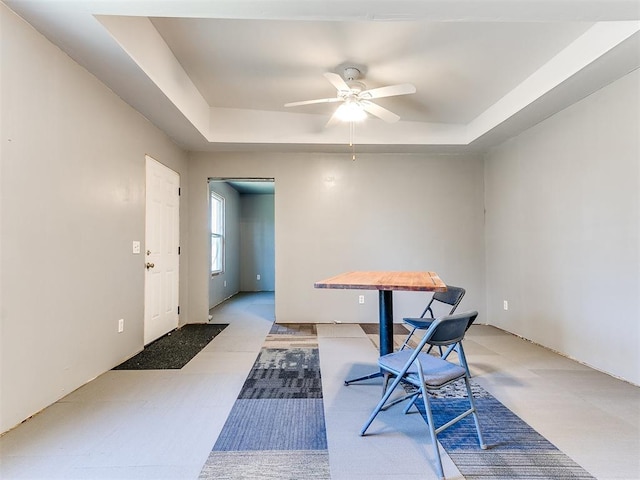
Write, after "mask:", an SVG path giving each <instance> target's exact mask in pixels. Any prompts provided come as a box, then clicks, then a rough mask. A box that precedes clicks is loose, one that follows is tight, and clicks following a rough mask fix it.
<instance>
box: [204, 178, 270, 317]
mask: <svg viewBox="0 0 640 480" xmlns="http://www.w3.org/2000/svg"><path fill="white" fill-rule="evenodd" d="M209 197H210V201H209V212H210V226H211V227H212V231H211V243H210V246H211V253H210V260H212V262H211V276H210V279H209V308H210V309H211V308H213V307H214V306H216V305H218V304H220V303H222V302H223V301H225V300H226V299H228V298H229V297H231V296H233V295H235V294H236V293H239V292H262V291H266V292H275V215H274V212H275V182H274V179H272V178H226V177H225V178H210V179H209ZM220 199H222V203H223V204H224V211H223V216H224V233H223V235H224V238H223V240H222V244H223V249H224V252H223V259H222V262H221V263H222V265H223V267H222V269H220V268H219V267H220V261H219V260H220V259H219V258H218V262H217V263H216V262H215V261H214V260H215V259H216V257H217V256H218V255H219V254H220V240H219V237H218V235H219V232H215V231H214V230H215V222H216V221H218V220H219V218H220V215H219V214H218V213H216V212H215V209H216V208H219V205H220V203H221V200H220ZM216 267H217V268H216Z"/></svg>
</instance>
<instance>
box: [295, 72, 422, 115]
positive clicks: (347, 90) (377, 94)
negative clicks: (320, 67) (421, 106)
mask: <svg viewBox="0 0 640 480" xmlns="http://www.w3.org/2000/svg"><path fill="white" fill-rule="evenodd" d="M343 76H344V78H343V77H341V76H340V75H338V74H337V73H332V72H326V73H325V74H324V77H325V78H326V79H327V80H329V82H330V83H331V84H332V85H333V86H334V87H335V88H336V90H337V91H338V93H337V95H336V96H335V97H330V98H320V99H317V100H304V101H301V102H292V103H286V104H285V105H284V106H285V107H298V106H302V105H312V104H316V103H334V102H341V105H340V106H339V107H338V108H337V109H336V111H335V112H334V114H333V115H332V116H331V118H330V119H329V122H327V127H329V126H331V125H333V124H335V123H338V122H340V121H346V122H353V121H357V120H363V119H364V118H366V116H367V113H370V114H371V115H373V116H374V117H378V118H380V119H382V120H384V121H385V122H388V123H393V122H397V121H398V120H400V117H399V116H398V115H396V114H395V113H393V112H391V111H389V110H387V109H386V108H384V107H381V106H380V105H378V104H376V103H373V102H372V101H371V100H373V99H376V98H384V97H394V96H397V95H407V94H410V93H416V87H415V86H413V85H412V84H410V83H402V84H399V85H389V86H386V87H380V88H373V89H371V90H367V89H366V86H365V84H364V83H363V82H362V81H360V80H359V78H360V76H361V73H360V70H359V69H358V68H356V67H345V69H344V72H343Z"/></svg>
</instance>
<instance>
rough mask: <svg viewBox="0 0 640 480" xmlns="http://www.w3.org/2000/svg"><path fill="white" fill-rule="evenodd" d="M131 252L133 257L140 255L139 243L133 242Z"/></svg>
mask: <svg viewBox="0 0 640 480" xmlns="http://www.w3.org/2000/svg"><path fill="white" fill-rule="evenodd" d="M132 252H133V254H134V255H138V254H139V253H140V242H139V241H137V240H134V241H133V244H132Z"/></svg>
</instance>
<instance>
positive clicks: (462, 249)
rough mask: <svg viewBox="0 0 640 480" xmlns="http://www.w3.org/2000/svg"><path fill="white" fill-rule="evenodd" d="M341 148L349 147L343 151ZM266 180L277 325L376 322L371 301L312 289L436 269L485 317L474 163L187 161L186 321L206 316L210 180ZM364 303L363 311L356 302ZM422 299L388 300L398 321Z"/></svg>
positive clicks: (294, 157)
mask: <svg viewBox="0 0 640 480" xmlns="http://www.w3.org/2000/svg"><path fill="white" fill-rule="evenodd" d="M345 150H347V148H346V147H345ZM209 177H234V178H242V177H255V178H274V179H275V185H276V195H275V245H276V252H275V271H276V283H275V285H276V319H277V321H278V322H333V321H343V322H376V321H377V318H378V303H377V302H378V298H377V292H375V291H366V292H361V291H338V290H318V289H314V288H313V283H314V282H315V281H317V280H321V279H322V278H325V277H328V276H331V275H335V274H337V273H340V272H343V271H348V270H377V269H379V270H385V269H388V270H435V271H436V272H438V273H439V274H440V276H441V277H442V279H443V280H444V281H446V282H450V283H452V284H456V285H461V286H464V287H466V288H467V289H468V292H469V293H468V294H467V297H466V298H465V300H464V302H463V304H462V308H469V309H471V308H473V309H478V310H479V311H480V312H481V317H480V319H479V321H486V318H485V316H484V315H483V313H484V302H485V292H484V285H483V284H484V240H483V166H482V161H481V160H480V159H478V158H477V157H473V156H469V157H464V156H446V155H445V156H437V155H366V154H361V155H359V156H358V159H357V160H356V161H355V162H354V161H351V158H350V156H349V155H348V154H347V153H345V154H343V155H342V154H317V153H316V154H293V153H286V154H282V153H253V154H248V153H244V154H243V153H196V154H192V155H191V158H190V161H189V190H190V191H191V197H190V229H189V249H190V266H189V295H190V296H189V308H190V312H191V315H190V320H191V321H198V319H200V318H205V317H206V315H207V309H208V304H207V285H208V283H207V266H206V262H205V261H202V259H205V258H206V255H207V253H206V252H207V248H208V241H207V198H206V192H207V186H206V183H207V178H209ZM362 293H364V294H365V296H366V300H365V304H364V305H359V304H358V301H357V298H358V295H360V294H362ZM426 298H427V296H426V294H419V293H413V292H400V293H397V294H396V295H395V297H394V300H395V314H396V316H397V318H396V320H399V319H400V318H401V316H403V315H405V316H406V315H415V314H417V313H419V312H420V310H421V309H422V307H423V306H424V304H425V303H426Z"/></svg>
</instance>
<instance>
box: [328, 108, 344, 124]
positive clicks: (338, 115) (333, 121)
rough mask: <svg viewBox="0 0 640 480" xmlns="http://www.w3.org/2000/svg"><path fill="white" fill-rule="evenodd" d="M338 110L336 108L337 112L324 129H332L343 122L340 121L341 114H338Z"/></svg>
mask: <svg viewBox="0 0 640 480" xmlns="http://www.w3.org/2000/svg"><path fill="white" fill-rule="evenodd" d="M338 108H340V107H338ZM338 108H336V111H335V112H333V115H331V118H329V121H328V122H327V124H326V125H325V126H324V128H331V127H333V126H334V125H337V124H338V123H341V122H342V120H340V114H339V113H338Z"/></svg>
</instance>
